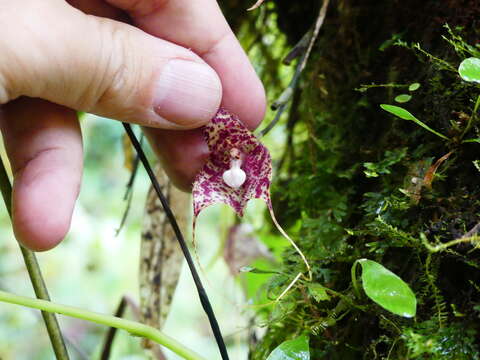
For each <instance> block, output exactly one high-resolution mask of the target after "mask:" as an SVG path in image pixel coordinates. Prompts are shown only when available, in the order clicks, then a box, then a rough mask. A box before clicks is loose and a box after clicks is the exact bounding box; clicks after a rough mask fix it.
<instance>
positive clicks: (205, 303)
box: [123, 123, 228, 360]
mask: <svg viewBox="0 0 480 360" xmlns="http://www.w3.org/2000/svg"><path fill="white" fill-rule="evenodd" d="M123 126H124V128H125V131H126V132H127V134H128V136H129V138H130V140H131V142H132V145H133V147H134V148H135V150H136V152H137V154H138V157H139V158H140V161H141V162H142V164H143V166H144V168H145V171H146V172H147V174H148V176H149V178H150V181H151V182H152V186H153V188H154V189H155V191H156V193H157V195H158V198H159V199H160V202H161V203H162V207H163V209H164V211H165V215H166V216H167V218H168V220H169V222H170V224H171V225H172V228H173V231H174V233H175V236H176V237H177V240H178V243H179V244H180V247H181V248H182V252H183V255H184V256H185V260H186V261H187V264H188V267H189V269H190V273H191V274H192V277H193V281H194V283H195V286H196V288H197V292H198V296H199V298H200V302H201V304H202V307H203V309H204V310H205V313H206V314H207V317H208V320H209V321H210V327H211V328H212V332H213V335H214V336H215V340H216V342H217V345H218V349H219V351H220V354H221V356H222V359H223V360H228V353H227V347H226V346H225V342H224V341H223V337H222V334H221V332H220V327H219V326H218V321H217V319H216V317H215V314H214V313H213V309H212V305H211V304H210V301H209V300H208V296H207V293H206V292H205V289H204V287H203V285H202V282H201V280H200V277H199V276H198V272H197V270H196V269H195V265H194V263H193V260H192V256H191V255H190V252H189V250H188V247H187V244H186V242H185V239H184V237H183V234H182V232H181V230H180V227H179V226H178V223H177V220H176V219H175V216H174V214H173V212H172V209H171V208H170V206H169V205H168V201H167V199H166V198H165V196H164V195H163V193H162V190H161V189H160V185H159V183H158V181H157V179H156V177H155V174H154V172H153V170H152V167H151V166H150V163H149V162H148V159H147V157H146V156H145V153H144V152H143V149H142V147H141V145H140V143H139V142H138V140H137V137H136V136H135V134H134V132H133V131H132V128H131V126H130V125H129V124H126V123H123Z"/></svg>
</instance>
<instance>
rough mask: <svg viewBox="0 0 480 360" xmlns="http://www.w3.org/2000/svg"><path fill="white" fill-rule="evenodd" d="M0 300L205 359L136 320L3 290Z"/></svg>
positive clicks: (188, 357) (196, 359)
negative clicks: (110, 328) (76, 319)
mask: <svg viewBox="0 0 480 360" xmlns="http://www.w3.org/2000/svg"><path fill="white" fill-rule="evenodd" d="M0 301H3V302H6V303H10V304H16V305H21V306H26V307H29V308H33V309H39V310H42V311H48V312H49V313H57V314H62V315H66V316H70V317H74V318H78V319H82V320H87V321H91V322H95V323H97V324H102V325H107V326H110V327H114V328H118V329H122V330H126V331H128V332H129V333H130V334H132V335H135V336H141V337H146V338H148V339H150V340H152V341H155V342H156V343H158V344H160V345H163V346H165V347H166V348H168V349H170V350H172V351H173V352H174V353H176V354H177V355H179V356H181V357H183V358H184V359H185V360H205V359H204V358H202V357H201V356H200V355H197V354H195V353H194V352H193V351H192V350H190V349H188V348H186V347H185V346H183V345H182V344H180V343H179V342H177V341H176V340H175V339H173V338H171V337H169V336H168V335H165V334H164V333H162V332H161V331H159V330H157V329H155V328H153V327H151V326H148V325H145V324H142V323H139V322H136V321H131V320H126V319H122V318H118V317H115V316H111V315H104V314H100V313H96V312H93V311H88V310H85V309H80V308H76V307H73V306H67V305H60V304H55V303H52V302H51V301H47V300H40V299H33V298H29V297H26V296H19V295H15V294H12V293H8V292H5V291H0Z"/></svg>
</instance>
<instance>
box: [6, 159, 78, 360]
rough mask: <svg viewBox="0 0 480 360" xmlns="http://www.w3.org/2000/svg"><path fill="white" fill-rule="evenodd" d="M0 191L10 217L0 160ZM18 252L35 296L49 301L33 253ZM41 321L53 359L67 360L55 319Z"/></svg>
mask: <svg viewBox="0 0 480 360" xmlns="http://www.w3.org/2000/svg"><path fill="white" fill-rule="evenodd" d="M0 191H1V192H2V197H3V201H4V202H5V207H6V208H7V211H8V215H10V218H11V217H12V185H11V184H10V179H9V178H8V175H7V171H6V170H5V165H4V164H3V161H2V159H0ZM19 246H20V250H21V252H22V256H23V260H24V262H25V266H26V268H27V271H28V275H29V276H30V281H31V283H32V287H33V290H34V291H35V295H36V296H37V297H38V298H39V299H45V300H50V297H49V295H48V290H47V287H46V285H45V282H44V281H43V276H42V272H41V270H40V266H39V265H38V262H37V258H36V256H35V254H34V252H33V251H30V250H28V249H27V248H25V247H23V246H22V245H20V244H19ZM42 317H43V321H44V322H45V326H46V328H47V333H48V337H49V338H50V342H51V344H52V348H53V352H54V353H55V357H56V358H57V359H58V360H68V359H69V356H68V352H67V348H66V346H65V341H64V339H63V336H62V333H61V331H60V326H59V325H58V321H57V318H56V317H55V315H54V314H50V313H46V312H42Z"/></svg>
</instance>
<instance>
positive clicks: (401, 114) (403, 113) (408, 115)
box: [380, 104, 420, 121]
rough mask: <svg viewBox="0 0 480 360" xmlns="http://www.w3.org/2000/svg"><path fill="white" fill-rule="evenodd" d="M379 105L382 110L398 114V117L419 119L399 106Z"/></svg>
mask: <svg viewBox="0 0 480 360" xmlns="http://www.w3.org/2000/svg"><path fill="white" fill-rule="evenodd" d="M380 107H381V108H382V109H383V110H385V111H387V112H389V113H390V114H393V115H395V116H398V117H399V118H400V119H403V120H412V121H420V120H418V119H417V118H416V117H415V116H413V115H412V114H411V113H410V112H409V111H407V110H405V109H404V108H401V107H400V106H395V105H388V104H381V105H380Z"/></svg>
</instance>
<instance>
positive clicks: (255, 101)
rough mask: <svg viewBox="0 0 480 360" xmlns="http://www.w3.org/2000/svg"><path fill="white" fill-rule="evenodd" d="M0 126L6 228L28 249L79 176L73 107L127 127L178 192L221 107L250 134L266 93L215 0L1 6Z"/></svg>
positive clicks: (62, 215)
mask: <svg viewBox="0 0 480 360" xmlns="http://www.w3.org/2000/svg"><path fill="white" fill-rule="evenodd" d="M0 26H1V28H2V36H1V37H0V54H1V56H0V104H2V105H1V107H0V129H1V131H2V135H3V138H4V142H5V147H6V149H7V154H8V157H9V159H10V162H11V165H12V170H13V173H14V184H13V199H12V200H13V228H14V232H15V236H16V237H17V239H18V240H19V241H20V242H21V243H22V244H23V245H24V246H27V247H29V248H30V249H32V250H36V251H43V250H48V249H51V248H52V247H54V246H55V245H57V244H58V243H59V242H60V241H61V240H62V239H63V238H64V236H65V234H66V233H67V231H68V229H69V227H70V221H71V216H72V212H73V207H74V204H75V201H76V198H77V196H78V193H79V189H80V183H81V174H82V167H83V164H82V161H83V159H82V158H83V153H82V139H81V133H80V127H79V124H78V121H77V118H76V113H75V110H82V111H87V112H91V113H95V114H98V115H101V116H105V117H108V118H113V119H117V120H121V121H126V122H131V123H137V124H140V125H142V126H143V127H144V131H145V133H146V134H147V137H148V139H149V141H150V143H151V145H152V146H153V148H154V150H155V151H156V153H157V154H158V156H159V158H160V159H161V161H162V162H163V164H164V167H165V168H166V169H167V171H168V173H169V176H170V177H171V179H172V180H173V181H174V182H175V183H176V184H177V186H179V187H180V188H182V189H185V190H188V189H189V187H190V184H191V181H192V179H193V177H194V175H195V173H196V172H197V171H198V170H199V168H200V167H201V166H202V165H203V162H204V161H205V159H206V157H207V156H208V150H207V147H206V144H205V143H204V142H203V139H202V136H201V133H200V131H199V130H198V129H197V128H198V127H199V126H201V125H203V124H205V123H206V122H208V121H209V120H210V119H211V118H212V116H213V115H214V114H215V113H216V111H217V109H218V107H219V106H220V105H221V106H224V107H226V108H228V109H229V110H230V111H231V112H234V113H236V114H237V115H239V116H240V118H241V119H242V121H244V123H245V124H246V125H247V126H249V127H250V128H252V129H253V128H255V127H256V126H257V125H258V124H259V123H260V121H261V119H262V118H263V115H264V111H265V93H264V89H263V86H262V84H261V82H260V81H259V79H258V78H257V76H256V74H255V71H254V70H253V68H252V66H251V64H250V62H249V60H248V58H247V56H246V54H245V53H244V52H243V50H242V48H241V47H240V45H239V43H238V41H237V40H236V38H235V36H234V34H233V33H232V31H231V29H230V28H229V26H228V24H227V22H226V20H225V19H224V17H223V15H222V13H221V11H220V9H219V7H218V4H217V3H216V1H215V0H108V1H107V0H69V1H64V0H42V1H38V0H16V1H10V0H7V1H2V2H0Z"/></svg>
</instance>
